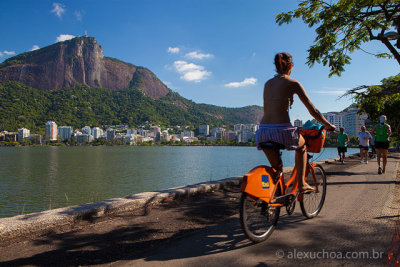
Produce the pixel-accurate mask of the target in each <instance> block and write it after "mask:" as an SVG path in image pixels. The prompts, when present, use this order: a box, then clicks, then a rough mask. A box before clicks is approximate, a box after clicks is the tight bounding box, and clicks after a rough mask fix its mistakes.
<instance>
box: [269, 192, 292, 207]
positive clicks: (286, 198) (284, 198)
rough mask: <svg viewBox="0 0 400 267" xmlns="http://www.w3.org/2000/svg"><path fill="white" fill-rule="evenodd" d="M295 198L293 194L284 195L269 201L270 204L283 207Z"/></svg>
mask: <svg viewBox="0 0 400 267" xmlns="http://www.w3.org/2000/svg"><path fill="white" fill-rule="evenodd" d="M295 198H296V196H295V195H293V194H286V195H283V196H279V197H276V198H274V199H273V200H272V201H271V203H272V204H285V205H287V204H289V202H290V201H292V200H293V199H295Z"/></svg>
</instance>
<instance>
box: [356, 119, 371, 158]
mask: <svg viewBox="0 0 400 267" xmlns="http://www.w3.org/2000/svg"><path fill="white" fill-rule="evenodd" d="M357 139H358V140H359V141H360V145H359V147H360V163H363V158H364V159H365V160H364V162H365V164H368V148H369V141H370V140H371V139H372V136H371V134H370V133H369V132H367V129H366V128H365V126H361V132H360V133H359V134H358V137H357Z"/></svg>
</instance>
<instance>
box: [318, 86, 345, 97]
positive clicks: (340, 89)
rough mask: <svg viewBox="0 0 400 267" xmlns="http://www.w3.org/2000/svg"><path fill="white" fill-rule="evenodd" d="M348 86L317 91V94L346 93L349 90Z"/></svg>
mask: <svg viewBox="0 0 400 267" xmlns="http://www.w3.org/2000/svg"><path fill="white" fill-rule="evenodd" d="M347 90H349V89H347V88H331V89H329V88H328V89H326V90H320V91H315V93H317V94H321V95H344V94H345V93H346V92H347Z"/></svg>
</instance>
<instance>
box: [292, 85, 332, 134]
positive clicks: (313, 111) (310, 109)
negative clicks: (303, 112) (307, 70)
mask: <svg viewBox="0 0 400 267" xmlns="http://www.w3.org/2000/svg"><path fill="white" fill-rule="evenodd" d="M294 93H295V94H297V95H298V96H299V98H300V100H301V102H303V104H304V106H306V108H307V110H308V112H309V113H310V114H311V116H313V117H314V118H315V119H316V120H317V121H319V122H321V123H322V124H323V125H325V128H326V130H328V131H333V130H335V128H336V127H335V126H334V125H332V124H331V123H330V122H329V121H327V119H326V118H325V117H324V115H322V114H321V112H319V110H318V109H316V108H315V106H314V105H313V104H312V103H311V100H310V98H308V96H307V94H306V91H305V90H304V88H303V86H302V85H301V84H300V83H299V82H298V81H295V82H294Z"/></svg>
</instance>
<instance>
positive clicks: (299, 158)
mask: <svg viewBox="0 0 400 267" xmlns="http://www.w3.org/2000/svg"><path fill="white" fill-rule="evenodd" d="M275 67H276V71H277V74H276V75H275V77H274V78H272V79H270V80H269V81H267V82H266V83H265V86H264V116H263V118H262V120H261V123H260V129H259V130H257V132H256V136H255V142H256V145H257V148H258V149H259V150H261V149H262V150H263V151H264V153H265V155H266V156H267V158H268V160H269V162H270V163H271V165H272V167H273V168H274V169H276V170H279V171H281V172H282V162H281V160H280V156H279V151H278V150H276V149H267V148H261V146H260V143H262V142H267V141H273V142H276V143H279V144H282V145H283V146H285V148H286V149H287V150H296V156H295V168H296V170H297V174H296V179H297V181H298V183H299V188H300V193H309V192H312V191H314V188H313V187H311V186H310V185H309V184H307V182H305V166H306V162H307V150H306V146H305V139H304V137H303V136H302V135H301V134H300V133H299V131H298V129H297V127H293V126H292V124H291V123H290V118H289V107H290V106H291V105H292V104H293V95H294V94H297V95H298V97H299V98H300V100H301V102H303V104H304V105H305V106H306V108H307V110H308V111H309V112H310V114H311V115H312V116H313V117H314V118H315V119H316V120H317V121H319V122H321V123H322V124H323V125H325V129H326V130H327V131H333V130H335V126H334V125H332V124H330V123H329V122H328V121H327V120H326V118H325V117H324V116H323V115H322V114H321V113H320V112H319V111H318V110H317V109H316V108H315V107H314V105H313V104H312V103H311V101H310V99H309V98H308V96H307V94H306V92H305V90H304V88H303V86H302V85H301V84H300V82H298V81H296V80H294V79H292V78H290V77H289V75H290V74H291V72H292V68H293V61H292V56H291V55H290V54H288V53H279V54H276V55H275Z"/></svg>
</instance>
